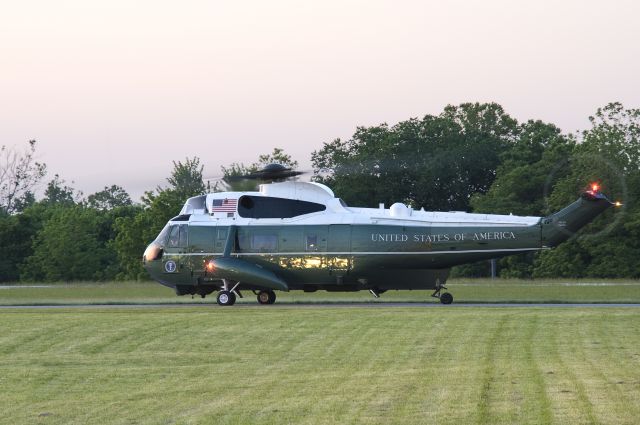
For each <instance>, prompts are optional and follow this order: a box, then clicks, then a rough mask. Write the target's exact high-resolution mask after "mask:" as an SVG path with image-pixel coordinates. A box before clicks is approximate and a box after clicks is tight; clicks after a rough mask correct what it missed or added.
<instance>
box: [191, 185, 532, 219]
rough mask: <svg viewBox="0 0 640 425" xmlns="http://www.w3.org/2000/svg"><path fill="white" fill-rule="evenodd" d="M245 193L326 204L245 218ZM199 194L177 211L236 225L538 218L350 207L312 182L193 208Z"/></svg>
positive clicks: (216, 198) (226, 195)
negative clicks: (291, 213)
mask: <svg viewBox="0 0 640 425" xmlns="http://www.w3.org/2000/svg"><path fill="white" fill-rule="evenodd" d="M245 195H249V196H264V197H272V198H285V199H292V200H300V201H307V202H314V203H317V204H322V205H325V206H326V210H325V211H321V212H315V213H310V214H305V215H301V216H296V217H292V218H260V219H256V218H244V217H241V216H240V215H239V214H238V213H237V209H236V208H235V207H236V205H237V202H238V200H239V199H240V198H241V197H242V196H245ZM195 199H200V200H202V197H194V198H190V199H189V200H188V201H187V202H186V203H185V206H184V207H183V208H182V211H181V212H180V214H192V215H191V217H190V220H191V221H198V222H202V221H208V222H210V221H215V222H222V221H227V220H231V221H233V222H234V223H235V224H244V223H245V222H246V223H247V224H249V223H251V224H263V225H273V224H274V223H277V224H282V223H285V222H288V223H292V224H293V223H295V224H389V225H408V226H420V225H434V224H435V225H441V226H464V225H466V224H468V225H476V226H477V225H486V226H501V225H502V226H503V225H511V226H530V225H533V224H536V223H538V221H539V220H540V217H522V216H514V215H496V214H472V213H465V212H459V211H453V212H432V211H424V210H423V209H422V210H420V211H417V210H414V209H412V208H410V207H408V206H406V205H404V204H402V203H395V204H393V205H392V206H391V207H390V208H384V207H383V206H382V205H381V207H380V208H352V207H348V206H346V205H345V204H344V202H343V201H342V200H341V199H339V198H336V197H335V195H334V193H333V191H332V190H331V189H329V188H328V187H327V186H325V185H323V184H320V183H315V182H297V181H288V182H282V183H269V184H262V185H260V190H259V191H258V192H218V193H210V194H207V195H206V198H205V199H206V201H205V205H204V206H205V208H206V209H202V208H194V205H193V202H192V201H193V200H195ZM221 200H222V201H223V202H225V203H230V204H231V205H232V208H231V209H232V210H233V211H234V212H229V211H220V208H217V209H216V208H215V207H214V204H216V205H218V206H219V205H220V203H221Z"/></svg>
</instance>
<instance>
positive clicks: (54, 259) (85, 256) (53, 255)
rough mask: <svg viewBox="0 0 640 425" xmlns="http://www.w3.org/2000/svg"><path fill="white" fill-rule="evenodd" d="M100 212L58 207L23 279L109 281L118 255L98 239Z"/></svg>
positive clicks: (37, 240)
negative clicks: (110, 269)
mask: <svg viewBox="0 0 640 425" xmlns="http://www.w3.org/2000/svg"><path fill="white" fill-rule="evenodd" d="M101 220H102V217H100V215H99V213H98V212H97V211H95V210H92V209H88V208H85V207H83V206H80V205H75V206H67V207H55V208H54V210H53V213H52V215H51V217H50V218H49V219H48V220H47V221H46V222H45V223H44V225H43V227H42V229H41V230H40V231H39V232H38V234H37V235H36V237H35V238H34V240H33V254H32V255H31V256H30V257H29V258H28V259H27V260H26V262H25V263H24V265H23V267H22V273H21V278H22V279H23V280H29V281H32V280H37V281H73V280H99V279H103V278H105V270H106V269H107V268H108V267H109V265H110V264H113V262H114V261H113V260H114V255H113V253H112V252H110V250H109V249H108V248H107V247H106V245H105V244H104V243H101V241H100V240H99V238H98V231H99V229H100V227H101V224H102V223H101Z"/></svg>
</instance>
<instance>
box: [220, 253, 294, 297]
mask: <svg viewBox="0 0 640 425" xmlns="http://www.w3.org/2000/svg"><path fill="white" fill-rule="evenodd" d="M211 263H212V264H213V275H214V276H216V277H219V278H220V279H229V280H235V281H237V282H244V283H248V284H253V285H256V286H262V287H265V288H269V289H277V290H280V291H288V290H289V286H288V285H287V283H286V282H285V281H284V280H282V279H280V278H279V277H278V276H276V275H275V274H274V273H273V272H272V271H270V270H267V269H264V268H262V267H260V266H258V265H256V264H253V263H249V262H246V261H243V260H240V259H238V258H232V257H221V258H215V259H213V260H211Z"/></svg>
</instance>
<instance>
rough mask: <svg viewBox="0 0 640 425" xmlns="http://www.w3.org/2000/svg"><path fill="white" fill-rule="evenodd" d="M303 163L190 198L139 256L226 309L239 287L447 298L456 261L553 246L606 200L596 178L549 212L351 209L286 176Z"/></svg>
mask: <svg viewBox="0 0 640 425" xmlns="http://www.w3.org/2000/svg"><path fill="white" fill-rule="evenodd" d="M299 174H301V172H298V171H294V170H292V169H290V168H287V167H284V166H282V165H279V164H270V165H268V166H267V167H265V168H264V169H262V170H260V171H258V172H256V173H253V174H251V175H249V176H246V177H248V178H249V179H258V180H264V181H268V182H269V183H265V184H261V185H260V186H259V190H258V191H248V192H218V193H210V194H206V195H201V196H195V197H192V198H189V199H188V200H186V202H185V204H184V206H183V208H182V210H181V211H180V213H179V215H177V216H176V217H174V218H172V219H171V220H169V222H168V223H167V224H166V226H165V227H164V228H163V229H162V231H161V232H160V234H159V235H158V236H157V238H156V239H155V240H154V241H153V242H152V243H151V244H150V245H149V246H148V247H147V249H146V250H145V252H144V255H143V265H144V267H145V269H146V270H147V271H148V273H149V274H150V275H151V277H152V278H153V279H155V280H156V281H158V282H159V283H160V284H162V285H165V286H168V287H171V288H173V289H175V292H176V294H177V295H192V296H194V295H200V296H201V297H202V298H204V297H206V296H207V295H210V294H212V293H214V292H216V293H217V295H216V301H217V303H218V304H219V305H221V306H231V305H234V303H235V302H236V300H237V298H242V297H243V294H242V291H252V292H253V294H254V295H255V296H256V298H257V301H258V303H259V304H263V305H268V304H273V303H274V302H275V301H276V291H291V290H301V291H304V292H315V291H318V290H325V291H335V292H346V291H361V290H368V291H369V292H370V293H371V294H372V295H373V296H374V297H376V298H378V297H380V295H381V294H383V293H384V292H386V291H388V290H417V289H428V290H433V293H432V294H431V296H432V297H434V298H437V299H439V300H440V302H441V303H442V304H451V303H452V302H453V295H452V294H451V293H450V292H448V290H447V288H446V286H445V283H446V281H447V277H448V275H449V270H450V269H451V267H453V266H457V265H461V264H465V263H471V262H476V261H480V260H489V259H494V258H500V257H504V256H508V255H514V254H519V253H524V252H530V251H539V250H545V249H550V248H553V247H555V246H557V245H558V244H560V243H562V242H564V241H566V240H567V239H569V238H570V237H571V236H572V235H573V234H575V232H577V231H578V230H579V229H580V228H582V227H583V226H585V225H586V224H588V223H589V222H590V221H592V220H593V219H594V218H595V217H596V216H598V215H599V214H601V213H602V212H603V211H605V210H606V209H607V208H609V207H611V206H619V205H621V204H619V203H617V202H616V203H614V202H611V201H610V200H609V199H608V198H607V197H606V196H605V195H604V194H603V193H602V192H601V191H600V187H599V185H598V184H593V185H591V186H590V187H589V188H588V189H586V190H584V191H583V192H582V193H581V194H580V196H579V198H578V199H577V200H576V201H575V202H573V203H571V204H570V205H568V206H567V207H565V208H563V209H562V210H560V211H558V212H556V213H554V214H551V215H549V216H546V217H532V216H514V215H495V214H474V213H466V212H458V211H453V212H431V211H424V209H421V210H415V209H413V208H411V207H409V206H407V205H405V204H403V203H400V202H397V203H394V204H393V205H391V206H390V207H389V208H386V207H385V206H384V205H383V204H380V205H379V207H378V208H358V207H351V206H348V205H347V204H346V203H345V202H344V201H343V200H342V199H340V198H337V197H336V196H335V195H334V193H333V191H332V190H331V189H330V188H329V187H327V186H325V185H323V184H320V183H315V182H301V181H288V180H287V179H288V178H290V177H295V176H297V175H299Z"/></svg>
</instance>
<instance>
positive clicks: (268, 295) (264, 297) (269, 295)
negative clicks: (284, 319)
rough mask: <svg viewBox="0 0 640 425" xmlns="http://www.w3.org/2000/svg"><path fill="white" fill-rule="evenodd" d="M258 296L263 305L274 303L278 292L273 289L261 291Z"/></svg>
mask: <svg viewBox="0 0 640 425" xmlns="http://www.w3.org/2000/svg"><path fill="white" fill-rule="evenodd" d="M256 297H257V298H258V303H259V304H262V305H267V304H273V303H275V302H276V293H275V292H273V291H271V290H267V291H260V292H258V294H257V295H256Z"/></svg>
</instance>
